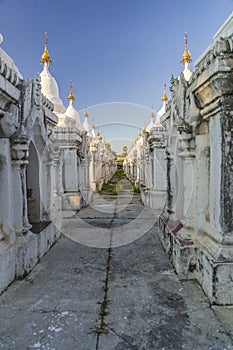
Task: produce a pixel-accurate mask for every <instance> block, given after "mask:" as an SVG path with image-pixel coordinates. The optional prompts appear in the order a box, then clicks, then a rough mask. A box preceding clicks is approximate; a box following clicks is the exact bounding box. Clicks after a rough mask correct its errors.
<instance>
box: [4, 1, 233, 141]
mask: <svg viewBox="0 0 233 350" xmlns="http://www.w3.org/2000/svg"><path fill="white" fill-rule="evenodd" d="M232 8H233V0H221V1H220V0H201V1H200V0H197V1H186V2H185V1H183V0H167V1H160V0H69V1H67V2H65V1H60V0H56V1H55V0H0V23H1V25H0V32H1V33H2V34H3V35H4V42H3V44H2V48H3V49H4V50H6V51H7V52H8V53H9V54H10V55H11V56H12V57H13V58H14V60H15V62H16V64H17V66H18V67H19V68H20V71H21V72H22V74H23V76H24V78H33V77H35V75H36V73H38V72H40V71H41V68H42V67H41V66H40V63H39V61H40V56H41V54H42V52H43V47H44V43H43V34H44V32H45V31H46V32H48V34H49V53H50V56H51V58H52V60H53V65H52V66H51V69H50V71H51V73H52V74H53V75H54V77H55V78H56V80H57V82H58V84H59V88H60V96H61V98H62V100H63V101H64V104H65V105H67V95H68V93H69V82H70V80H73V92H74V95H75V97H76V101H75V103H76V108H77V109H78V110H82V109H83V108H84V106H85V104H88V106H93V105H99V104H101V106H102V107H101V108H99V107H98V113H97V112H96V107H94V108H90V117H91V118H92V117H94V119H95V123H96V124H97V125H98V124H101V125H102V124H106V123H116V122H117V123H129V124H133V125H137V126H138V128H140V127H143V126H144V123H147V122H149V117H148V115H149V111H148V110H147V108H150V105H151V104H152V103H153V104H154V107H155V110H158V109H159V108H160V106H161V96H162V93H163V83H164V82H167V83H168V85H169V81H170V77H171V74H174V75H175V76H178V75H179V74H180V72H181V70H182V65H181V64H180V59H181V56H182V53H183V49H184V39H183V38H184V33H185V32H188V35H189V50H190V52H191V55H192V58H193V61H194V62H195V60H196V59H197V58H198V56H199V55H200V54H201V53H202V51H203V50H204V49H205V48H206V47H207V46H208V45H209V44H210V43H211V41H212V36H213V35H214V33H215V32H216V31H217V29H218V28H219V27H220V26H221V24H222V23H223V22H224V21H225V19H226V18H227V17H228V16H229V14H230V13H231V11H232ZM168 96H169V92H168ZM110 102H124V104H122V108H121V109H120V110H119V108H117V110H115V106H116V105H117V106H118V107H119V104H113V105H112V109H111V108H110V105H109V103H110ZM105 103H107V105H103V104H105ZM131 104H138V105H142V106H144V108H141V107H140V108H139V111H138V113H135V109H134V108H133V109H132V110H131V108H126V109H125V106H128V107H129V106H132V105H131ZM100 111H101V113H100ZM97 119H98V120H97ZM111 125H112V127H111V128H110V129H111V131H108V132H107V135H106V138H107V139H112V138H114V137H115V138H116V139H117V138H121V137H122V138H123V139H124V138H125V139H127V138H128V139H131V138H132V136H131V134H132V135H133V134H134V135H135V136H136V134H137V131H136V132H135V130H134V127H132V133H130V132H129V131H125V133H124V131H123V130H121V131H119V130H120V129H119V128H118V127H117V125H116V124H111ZM102 129H103V127H102ZM102 129H101V128H100V131H103V130H102ZM105 129H106V127H105ZM123 129H124V128H123ZM126 129H127V128H125V129H124V130H126ZM106 131H107V129H106ZM103 133H104V131H103ZM122 142H123V141H122Z"/></svg>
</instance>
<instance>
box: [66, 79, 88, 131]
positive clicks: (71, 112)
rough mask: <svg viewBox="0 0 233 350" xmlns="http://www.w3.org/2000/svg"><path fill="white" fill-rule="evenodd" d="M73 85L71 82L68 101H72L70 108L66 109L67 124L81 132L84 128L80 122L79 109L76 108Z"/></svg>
mask: <svg viewBox="0 0 233 350" xmlns="http://www.w3.org/2000/svg"><path fill="white" fill-rule="evenodd" d="M72 88H73V83H72V81H71V82H70V93H69V96H68V100H69V101H70V103H69V106H68V107H67V109H66V112H65V116H66V120H65V123H66V125H67V126H76V127H77V128H78V129H79V130H80V131H84V127H83V126H82V124H81V122H80V116H79V112H78V111H77V109H76V108H75V107H74V100H75V98H74V95H73V91H72Z"/></svg>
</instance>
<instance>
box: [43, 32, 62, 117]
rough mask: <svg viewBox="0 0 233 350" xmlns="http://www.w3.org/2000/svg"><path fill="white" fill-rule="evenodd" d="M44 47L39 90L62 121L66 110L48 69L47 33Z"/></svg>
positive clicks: (49, 59)
mask: <svg viewBox="0 0 233 350" xmlns="http://www.w3.org/2000/svg"><path fill="white" fill-rule="evenodd" d="M44 37H45V48H44V52H43V54H42V56H41V59H40V62H41V63H43V64H44V67H43V71H42V72H41V73H40V77H41V92H42V93H43V94H44V95H45V96H46V97H47V98H48V99H49V100H50V101H51V102H52V103H53V105H54V113H55V114H56V115H57V116H58V123H61V122H64V113H65V111H66V109H65V107H64V105H63V103H62V100H61V99H60V97H59V89H58V85H57V82H56V80H55V78H54V77H53V76H52V75H51V73H50V71H49V66H50V64H51V62H52V61H51V58H50V56H49V52H48V34H47V33H45V36H44Z"/></svg>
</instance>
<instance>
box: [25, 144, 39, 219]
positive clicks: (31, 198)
mask: <svg viewBox="0 0 233 350" xmlns="http://www.w3.org/2000/svg"><path fill="white" fill-rule="evenodd" d="M28 161H29V162H28V165H27V169H26V184H27V204H28V219H29V222H30V223H35V222H40V219H41V199H40V184H39V159H38V153H37V150H36V147H35V145H34V143H33V141H31V142H30V145H29V158H28Z"/></svg>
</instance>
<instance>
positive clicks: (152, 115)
mask: <svg viewBox="0 0 233 350" xmlns="http://www.w3.org/2000/svg"><path fill="white" fill-rule="evenodd" d="M154 116H155V115H154V106H153V105H151V112H150V117H151V118H154Z"/></svg>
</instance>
